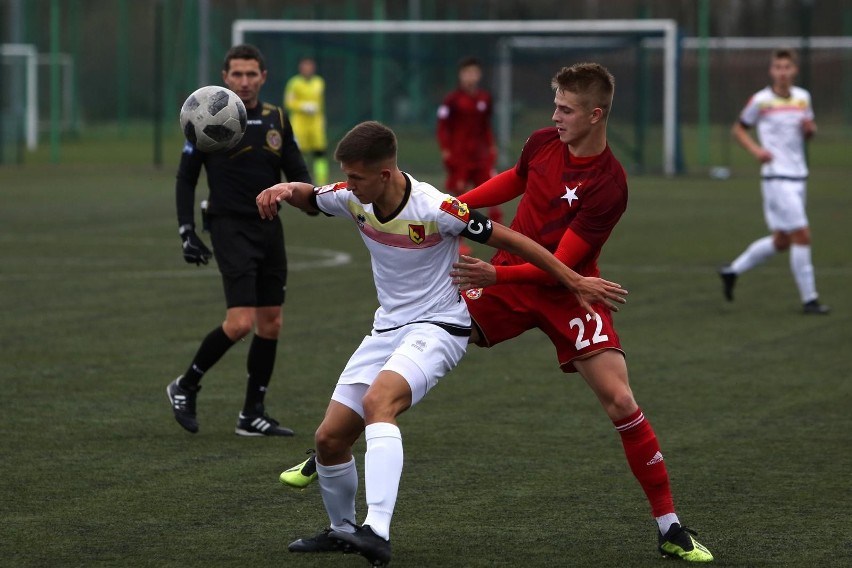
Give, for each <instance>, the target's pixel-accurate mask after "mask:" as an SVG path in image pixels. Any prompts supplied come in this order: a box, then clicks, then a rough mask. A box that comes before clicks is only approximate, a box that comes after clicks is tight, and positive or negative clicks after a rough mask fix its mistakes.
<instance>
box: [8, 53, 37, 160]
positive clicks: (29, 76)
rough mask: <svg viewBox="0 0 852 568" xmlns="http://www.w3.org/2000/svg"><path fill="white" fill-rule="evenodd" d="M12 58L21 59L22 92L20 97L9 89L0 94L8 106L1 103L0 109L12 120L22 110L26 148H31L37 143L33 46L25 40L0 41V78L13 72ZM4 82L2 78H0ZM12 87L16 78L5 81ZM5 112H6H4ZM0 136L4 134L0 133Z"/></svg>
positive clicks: (35, 75)
mask: <svg viewBox="0 0 852 568" xmlns="http://www.w3.org/2000/svg"><path fill="white" fill-rule="evenodd" d="M15 59H21V60H22V61H23V74H24V81H23V83H24V92H23V96H21V95H20V94H19V93H17V92H14V90H10V92H9V93H5V92H3V93H0V101H2V100H3V99H4V98H6V96H8V98H9V101H8V107H6V104H5V103H4V105H3V108H0V112H2V113H4V115H5V116H6V117H7V118H8V119H16V118H17V117H18V116H19V114H18V113H19V112H20V109H23V113H22V115H21V116H23V119H24V125H23V132H24V135H25V139H26V143H27V149H28V150H35V149H36V147H37V146H38V67H37V66H38V52H37V51H36V46H35V45H32V44H28V43H4V44H0V63H1V64H2V65H0V74H2V76H3V77H4V79H10V78H11V77H13V76H14V74H15V73H16V72H17V71H16V69H18V67H17V66H16V65H15V64H14V63H13V61H14V60H15ZM2 83H6V81H5V80H4V81H2ZM6 84H8V85H10V86H11V87H12V88H14V86H15V85H17V84H19V82H18V81H16V80H11V79H10V80H9V82H8V83H6ZM7 111H8V112H7ZM0 135H4V133H0Z"/></svg>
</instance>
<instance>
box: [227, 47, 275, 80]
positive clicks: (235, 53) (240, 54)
mask: <svg viewBox="0 0 852 568" xmlns="http://www.w3.org/2000/svg"><path fill="white" fill-rule="evenodd" d="M231 59H254V60H256V61H257V64H258V66H259V67H260V70H261V71H266V63H265V62H264V61H263V54H262V53H260V50H259V49H258V48H256V47H255V46H253V45H250V44H248V43H243V44H240V45H235V46H234V47H232V48H231V49H229V50H228V53H226V54H225V61H224V63H223V64H222V70H223V71H224V72H225V73H227V72H228V71H230V69H231Z"/></svg>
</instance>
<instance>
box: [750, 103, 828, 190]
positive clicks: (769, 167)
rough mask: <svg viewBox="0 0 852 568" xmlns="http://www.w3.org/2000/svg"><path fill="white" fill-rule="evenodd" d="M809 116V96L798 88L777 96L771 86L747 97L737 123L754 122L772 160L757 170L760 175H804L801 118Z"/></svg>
mask: <svg viewBox="0 0 852 568" xmlns="http://www.w3.org/2000/svg"><path fill="white" fill-rule="evenodd" d="M813 118H814V112H813V108H812V107H811V95H810V93H809V92H808V91H806V90H805V89H802V88H801V87H795V86H794V87H792V88H791V89H790V96H789V98H783V97H781V96H779V95H778V94H776V93H775V92H774V91H773V90H772V87H765V88H763V89H761V90H760V91H758V92H757V93H755V94H754V95H753V96H752V97H751V99H750V100H749V101H748V103H746V106H745V108H744V109H743V110H742V112H741V113H740V122H741V123H742V124H744V125H745V126H754V125H757V136H758V138H759V139H760V144H761V146H763V147H764V148H765V149H766V150H768V151H769V152H771V153H772V161H770V162H767V163H765V164H763V166H762V167H761V169H760V174H761V176H762V177H787V178H794V179H804V178H806V177H807V175H808V164H807V162H806V161H805V139H804V135H803V134H802V121H803V120H805V119H809V120H813Z"/></svg>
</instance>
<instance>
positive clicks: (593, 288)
mask: <svg viewBox="0 0 852 568" xmlns="http://www.w3.org/2000/svg"><path fill="white" fill-rule="evenodd" d="M486 244H487V245H488V246H492V247H495V248H499V249H503V250H505V251H507V252H510V253H512V254H516V255H518V256H520V257H521V258H523V259H524V260H526V261H527V262H529V263H531V264H534V265H535V266H537V267H539V268H541V269H542V270H544V271H545V272H548V273H549V274H551V275H553V277H554V278H556V280H557V281H558V282H559V283H560V284H562V285H563V286H565V287H566V288H568V289H569V290H571V291H572V292H574V295H576V296H577V299H578V301H579V302H580V305H581V306H583V308H584V309H585V310H587V311H588V312H589V313H593V310H592V306H591V305H592V304H594V303H602V304H604V305H606V306H607V307H608V308H609V309H611V310H613V311H618V306H617V304H624V303H626V301H627V300H626V299H625V298H624V296H625V295H627V290H625V289H624V288H622V287H621V285H620V284H617V283H615V282H610V281H609V280H604V279H602V278H593V277H585V276H580V275H579V274H577V273H576V272H574V271H573V270H571V269H570V268H569V267H568V266H566V265H565V264H563V263H562V262H561V261H560V260H559V259H558V258H556V257H555V256H553V255H552V254H550V252H549V251H548V250H547V249H546V248H544V247H543V246H541V245H540V244H538V243H537V242H535V241H533V240H532V239H530V238H528V237H526V236H524V235H522V234H520V233H518V232H515V231H513V230H511V229H509V228H508V227H504V226H503V225H500V224H498V223H494V225H493V232H492V233H491V238H489V239H488V242H487V243H486ZM458 270H459V269H458V268H457V269H456V271H458Z"/></svg>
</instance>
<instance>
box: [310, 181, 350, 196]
mask: <svg viewBox="0 0 852 568" xmlns="http://www.w3.org/2000/svg"><path fill="white" fill-rule="evenodd" d="M338 189H346V182H345V181H338V182H335V183H330V184H328V185H323V186H321V187H315V188H314V192H316V193H317V194H319V193H325V192H326V191H337V190H338Z"/></svg>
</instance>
